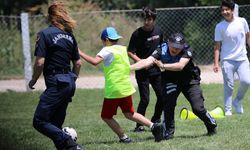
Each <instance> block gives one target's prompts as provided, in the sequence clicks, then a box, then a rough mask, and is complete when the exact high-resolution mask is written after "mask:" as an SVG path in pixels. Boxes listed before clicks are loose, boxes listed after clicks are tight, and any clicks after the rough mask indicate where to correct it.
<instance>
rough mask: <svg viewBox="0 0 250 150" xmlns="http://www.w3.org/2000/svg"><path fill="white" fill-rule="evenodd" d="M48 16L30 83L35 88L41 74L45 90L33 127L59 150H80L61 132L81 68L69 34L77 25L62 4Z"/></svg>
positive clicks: (54, 5) (42, 31)
mask: <svg viewBox="0 0 250 150" xmlns="http://www.w3.org/2000/svg"><path fill="white" fill-rule="evenodd" d="M48 14H49V17H48V20H49V22H50V23H51V25H50V26H49V27H48V28H46V29H43V30H41V31H40V32H39V33H38V36H37V42H36V49H35V56H36V59H35V63H34V71H33V76H32V79H31V81H30V82H29V87H30V88H31V89H34V87H33V86H34V85H35V83H36V81H37V79H38V78H39V76H40V75H41V73H42V72H43V75H44V79H45V84H46V90H45V91H44V92H43V93H42V95H41V96H40V101H39V103H38V106H37V108H36V111H35V114H34V118H33V126H34V128H35V129H36V130H38V131H39V132H41V133H42V134H44V135H45V136H47V137H49V138H50V139H51V140H52V141H53V142H54V144H55V146H56V148H57V149H58V150H66V149H67V150H68V149H70V150H76V149H77V150H78V149H79V150H81V149H83V148H82V146H81V145H79V144H77V143H75V141H73V140H72V138H71V137H70V136H69V135H67V134H66V133H64V132H63V131H62V125H63V122H64V120H65V117H66V109H67V107H68V103H69V102H71V98H72V97H73V95H74V92H75V87H76V85H75V80H76V78H77V76H78V74H79V71H80V67H81V61H80V56H79V53H78V46H77V42H76V40H75V38H74V35H73V34H72V30H73V28H74V27H75V25H76V22H75V21H74V20H73V19H72V18H71V17H70V16H69V15H68V12H67V10H66V8H65V7H64V4H63V3H62V2H54V3H53V4H52V5H51V6H49V8H48ZM71 61H72V64H73V68H72V69H71V67H70V63H71Z"/></svg>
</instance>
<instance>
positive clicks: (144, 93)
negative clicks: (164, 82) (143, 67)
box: [136, 73, 163, 126]
mask: <svg viewBox="0 0 250 150" xmlns="http://www.w3.org/2000/svg"><path fill="white" fill-rule="evenodd" d="M136 81H137V85H138V89H139V93H140V102H139V105H138V108H137V112H138V113H140V114H142V115H143V116H145V113H146V109H147V107H148V104H149V97H150V96H149V95H150V89H149V84H151V86H152V88H153V90H154V91H155V95H156V98H157V99H156V104H155V110H154V115H153V117H152V119H151V120H152V121H153V122H154V121H157V120H158V119H160V118H161V114H162V111H163V101H162V89H161V87H162V86H161V74H157V75H151V76H149V75H147V74H141V73H140V74H136ZM137 126H140V124H137Z"/></svg>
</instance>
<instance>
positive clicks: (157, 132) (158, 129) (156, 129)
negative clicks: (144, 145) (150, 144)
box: [151, 123, 164, 142]
mask: <svg viewBox="0 0 250 150" xmlns="http://www.w3.org/2000/svg"><path fill="white" fill-rule="evenodd" d="M151 131H152V134H153V135H154V137H155V142H160V141H161V140H163V139H164V137H163V126H162V124H159V123H154V125H153V127H152V128H151Z"/></svg>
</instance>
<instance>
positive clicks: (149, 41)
mask: <svg viewBox="0 0 250 150" xmlns="http://www.w3.org/2000/svg"><path fill="white" fill-rule="evenodd" d="M142 12H143V13H142V16H143V19H144V25H143V26H142V27H140V28H138V29H136V30H135V31H134V32H133V34H132V36H131V38H130V42H129V46H128V55H129V57H130V58H131V59H133V60H134V62H137V61H139V60H141V59H145V58H147V57H149V56H150V55H151V54H152V53H153V51H154V50H155V49H156V48H157V46H158V45H160V44H161V43H162V41H163V34H162V32H161V30H160V29H159V28H158V27H157V26H155V19H156V15H157V14H156V10H155V8H152V7H145V8H143V10H142ZM135 77H136V80H137V84H138V89H139V93H140V102H139V105H138V109H137V112H138V113H140V114H142V115H143V116H145V113H146V109H147V106H148V104H149V92H150V90H149V84H151V86H152V87H153V89H154V91H155V94H156V97H157V100H156V105H155V111H154V115H153V117H152V118H151V121H152V122H154V123H155V122H160V121H161V120H160V118H161V114H162V95H161V73H160V69H159V68H158V67H157V65H153V66H151V67H149V68H146V69H142V70H138V71H136V72H135ZM134 131H135V132H142V131H144V127H143V126H142V125H141V124H138V123H137V124H136V128H135V130H134Z"/></svg>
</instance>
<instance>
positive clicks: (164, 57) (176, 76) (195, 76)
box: [152, 43, 200, 83]
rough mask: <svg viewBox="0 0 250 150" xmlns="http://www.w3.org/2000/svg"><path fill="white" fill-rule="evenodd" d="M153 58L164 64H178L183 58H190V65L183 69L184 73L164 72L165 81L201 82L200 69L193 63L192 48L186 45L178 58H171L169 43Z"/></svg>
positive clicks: (163, 45)
mask: <svg viewBox="0 0 250 150" xmlns="http://www.w3.org/2000/svg"><path fill="white" fill-rule="evenodd" d="M152 56H153V57H154V58H155V59H157V60H161V61H162V62H163V63H170V64H172V63H176V62H179V61H180V59H181V58H190V60H189V62H188V64H187V65H186V66H185V67H184V68H183V70H182V71H169V70H167V71H164V72H162V79H163V81H165V82H166V81H168V82H169V81H171V82H183V83H184V82H185V83H186V82H188V83H190V82H191V81H193V80H198V81H199V80H200V77H199V72H200V71H199V68H198V67H196V66H195V65H194V63H193V61H192V59H193V57H192V48H191V47H190V46H189V45H188V44H185V46H184V49H183V50H182V51H181V52H180V53H179V54H178V55H176V56H171V55H170V53H169V47H168V44H167V43H163V44H162V45H161V46H159V48H157V49H156V50H155V51H154V53H153V54H152Z"/></svg>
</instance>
